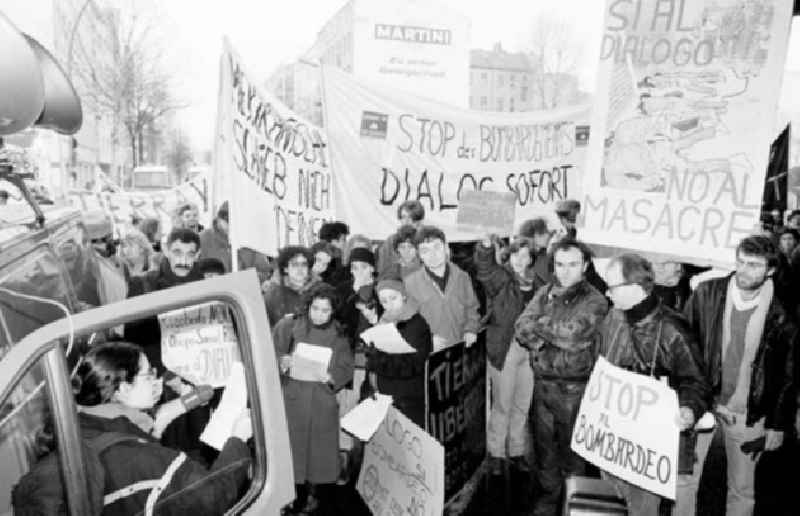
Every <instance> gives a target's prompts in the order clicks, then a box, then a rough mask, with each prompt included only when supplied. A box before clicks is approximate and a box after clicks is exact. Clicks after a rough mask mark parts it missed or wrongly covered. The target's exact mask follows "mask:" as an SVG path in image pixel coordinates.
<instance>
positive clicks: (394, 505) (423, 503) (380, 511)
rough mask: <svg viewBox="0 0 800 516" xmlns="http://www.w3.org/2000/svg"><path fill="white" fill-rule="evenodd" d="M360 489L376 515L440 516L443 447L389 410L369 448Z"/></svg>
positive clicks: (398, 414) (405, 418) (399, 413)
mask: <svg viewBox="0 0 800 516" xmlns="http://www.w3.org/2000/svg"><path fill="white" fill-rule="evenodd" d="M356 489H357V490H358V492H359V493H360V494H361V497H362V498H363V499H364V501H365V502H366V504H367V506H368V507H369V508H370V510H371V511H372V514H374V515H376V516H383V515H386V516H394V515H397V514H413V515H416V516H439V515H441V514H442V510H443V508H444V447H442V445H441V444H439V443H438V442H437V441H436V439H434V438H433V437H431V436H430V435H428V434H427V433H426V432H425V431H424V430H423V429H421V428H420V427H418V426H417V425H415V424H414V423H413V422H412V421H411V420H410V419H408V418H407V417H406V416H404V415H403V414H402V413H401V412H400V411H398V410H395V409H394V408H393V407H389V411H388V412H387V413H386V418H385V419H384V420H383V423H381V425H380V427H378V431H377V432H375V435H373V436H372V439H370V441H369V443H367V445H366V447H365V449H364V463H363V464H362V466H361V473H360V474H359V476H358V483H357V484H356Z"/></svg>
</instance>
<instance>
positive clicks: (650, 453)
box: [571, 357, 680, 500]
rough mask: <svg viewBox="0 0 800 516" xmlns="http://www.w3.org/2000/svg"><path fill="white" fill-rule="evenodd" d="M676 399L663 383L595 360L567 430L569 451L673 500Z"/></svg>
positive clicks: (675, 453)
mask: <svg viewBox="0 0 800 516" xmlns="http://www.w3.org/2000/svg"><path fill="white" fill-rule="evenodd" d="M678 413H679V409H678V396H677V394H676V393H675V391H674V390H672V389H671V388H670V387H669V386H668V385H666V384H664V383H662V382H660V381H658V380H656V379H655V378H651V377H649V376H644V375H640V374H636V373H631V372H629V371H626V370H624V369H620V368H619V367H616V366H614V365H612V364H611V363H609V362H608V361H607V360H606V359H604V358H603V357H600V358H599V359H598V360H597V363H596V364H595V366H594V369H593V370H592V375H591V377H590V378H589V383H588V384H587V386H586V392H584V394H583V400H582V402H581V408H580V410H579V411H578V417H577V419H576V421H575V428H574V430H573V432H572V444H571V447H572V450H573V451H575V453H577V454H578V455H580V456H581V457H583V458H584V459H586V460H588V461H589V462H591V463H592V464H594V465H596V466H597V467H599V468H600V469H602V470H604V471H606V472H608V473H611V474H612V475H615V476H617V477H619V478H621V479H623V480H626V481H628V482H630V483H631V484H634V485H636V486H639V487H641V488H643V489H647V490H648V491H652V492H653V493H656V494H658V495H660V496H664V497H666V498H670V499H672V500H674V499H675V485H676V478H677V475H678V440H679V435H680V429H679V427H678Z"/></svg>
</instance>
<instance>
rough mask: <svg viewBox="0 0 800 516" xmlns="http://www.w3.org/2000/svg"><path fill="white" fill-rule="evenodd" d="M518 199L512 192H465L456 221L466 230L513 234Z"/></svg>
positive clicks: (502, 234)
mask: <svg viewBox="0 0 800 516" xmlns="http://www.w3.org/2000/svg"><path fill="white" fill-rule="evenodd" d="M516 200H517V199H516V197H515V196H514V194H513V193H511V192H507V193H500V192H483V191H479V190H475V191H470V192H464V193H463V195H461V199H460V201H459V204H458V216H457V217H456V223H457V224H458V227H459V228H460V229H461V230H463V231H466V232H471V233H477V234H482V235H487V234H492V233H494V234H496V235H499V236H509V235H512V234H513V233H514V207H515V206H516Z"/></svg>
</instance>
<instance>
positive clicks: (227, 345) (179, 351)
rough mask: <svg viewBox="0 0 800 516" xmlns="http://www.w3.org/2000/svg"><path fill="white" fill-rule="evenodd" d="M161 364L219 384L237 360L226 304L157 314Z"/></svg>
mask: <svg viewBox="0 0 800 516" xmlns="http://www.w3.org/2000/svg"><path fill="white" fill-rule="evenodd" d="M158 320H159V324H160V326H161V359H162V361H163V362H164V366H165V367H166V368H167V369H169V370H170V371H172V372H174V373H175V374H177V375H180V376H182V377H183V378H185V379H186V380H188V381H190V382H192V383H194V384H196V385H200V384H206V385H211V386H213V387H222V386H224V385H225V383H226V382H227V380H228V377H229V376H230V374H231V367H232V366H233V363H234V362H237V361H239V360H240V355H239V344H238V340H237V339H236V334H235V332H234V330H233V323H232V322H231V319H230V314H229V312H228V310H227V307H225V306H224V305H222V304H220V303H205V304H202V305H198V306H194V307H189V308H184V309H180V310H173V311H171V312H167V313H165V314H162V315H159V317H158Z"/></svg>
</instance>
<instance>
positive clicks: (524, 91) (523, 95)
mask: <svg viewBox="0 0 800 516" xmlns="http://www.w3.org/2000/svg"><path fill="white" fill-rule="evenodd" d="M519 100H521V101H522V102H526V101H527V100H528V87H527V86H523V87H522V88H520V89H519Z"/></svg>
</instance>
